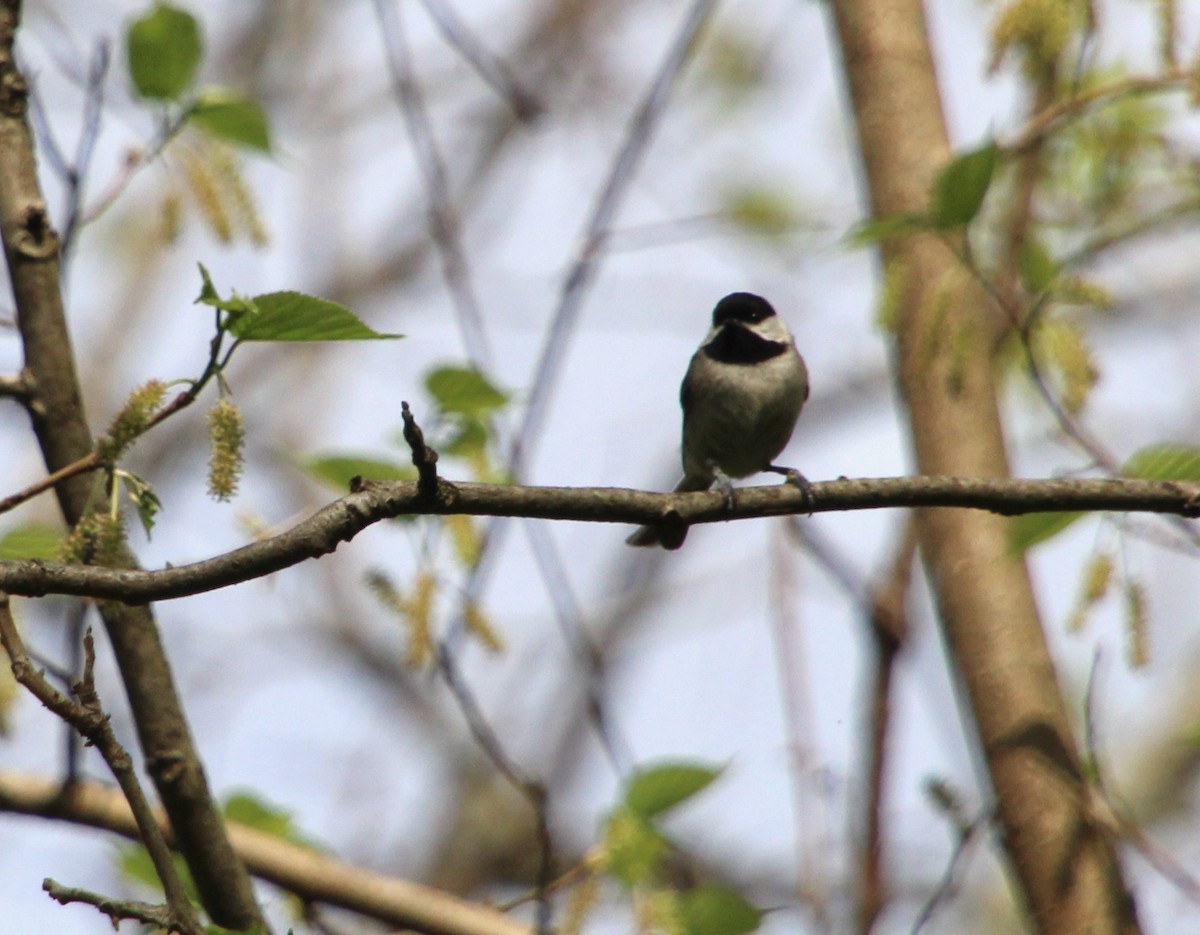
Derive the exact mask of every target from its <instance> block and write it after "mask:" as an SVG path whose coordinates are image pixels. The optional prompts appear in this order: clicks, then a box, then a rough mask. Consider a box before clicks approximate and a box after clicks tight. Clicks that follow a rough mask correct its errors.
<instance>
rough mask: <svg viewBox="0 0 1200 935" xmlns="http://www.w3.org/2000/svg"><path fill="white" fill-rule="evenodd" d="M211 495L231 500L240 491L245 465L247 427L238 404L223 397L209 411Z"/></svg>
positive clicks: (219, 498) (209, 484)
mask: <svg viewBox="0 0 1200 935" xmlns="http://www.w3.org/2000/svg"><path fill="white" fill-rule="evenodd" d="M207 421H208V441H209V447H210V454H209V459H208V494H209V496H210V497H212V498H213V499H214V500H230V499H232V497H233V495H234V494H236V493H237V488H238V481H240V480H241V477H242V468H243V466H244V465H245V456H244V453H243V449H244V447H245V443H246V429H245V426H244V425H243V423H242V411H241V410H240V409H239V408H238V407H237V404H236V403H234V402H232V401H231V400H228V399H222V400H220V401H218V402H217V404H216V405H215V406H213V407H212V409H210V410H209V411H208V420H207Z"/></svg>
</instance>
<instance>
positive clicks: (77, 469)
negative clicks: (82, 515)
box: [0, 451, 104, 513]
mask: <svg viewBox="0 0 1200 935" xmlns="http://www.w3.org/2000/svg"><path fill="white" fill-rule="evenodd" d="M103 466H104V462H103V461H102V460H101V458H100V456H99V455H98V454H96V452H94V451H93V452H92V453H91V454H89V455H86V456H85V457H82V458H79V459H77V460H75V461H72V462H71V463H70V464H68V465H67V466H66V467H63V468H60V469H59V470H57V471H55V472H54V473H53V474H48V475H46V476H45V477H43V478H42V479H41V480H39V481H35V482H34V483H32V484H30V485H29V486H28V487H24V488H22V489H21V490H18V491H16V492H15V493H11V494H9V495H8V496H7V497H5V498H3V499H2V500H0V513H7V512H8V511H9V510H13V509H16V508H17V507H19V506H20V505H21V504H22V503H25V502H27V501H29V500H32V499H33V498H34V497H37V496H41V495H42V494H44V493H46V491H48V490H53V489H54V488H55V487H57V486H58V485H59V484H60V483H61V482H62V481H65V480H69V479H70V478H72V477H79V476H80V475H81V474H89V473H91V472H92V471H95V470H98V469H99V468H101V467H103Z"/></svg>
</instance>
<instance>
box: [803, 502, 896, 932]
mask: <svg viewBox="0 0 1200 935" xmlns="http://www.w3.org/2000/svg"><path fill="white" fill-rule="evenodd" d="M787 529H788V532H789V533H790V534H791V535H793V536H794V537H795V538H796V539H797V540H798V541H799V542H800V543H801V544H802V545H803V547H804V548H805V549H806V550H807V551H808V553H809V554H810V555H811V556H812V557H813V559H814V560H815V561H816V562H817V564H818V565H820V566H821V567H822V568H824V569H825V571H826V572H827V573H828V574H829V575H830V577H832V578H833V579H834V581H836V582H837V584H838V585H839V586H840V587H841V588H842V590H843V591H844V592H845V594H846V596H847V597H848V598H849V599H850V600H851V601H853V602H854V603H855V604H856V605H857V606H858V609H859V612H860V613H861V614H862V616H863V618H864V620H865V621H866V623H867V626H868V629H869V630H870V633H871V637H872V639H873V642H874V644H875V670H874V673H873V678H872V680H871V696H870V704H869V706H868V709H869V712H870V726H869V728H868V731H867V736H868V742H867V749H866V763H865V766H864V772H865V773H866V776H867V782H866V787H865V788H866V791H865V797H864V803H863V811H864V813H865V815H866V821H865V834H864V840H863V846H862V851H861V860H862V867H861V870H860V872H859V874H858V875H857V876H858V879H859V880H860V888H859V892H858V894H857V895H858V899H859V912H858V920H857V925H858V929H857V930H858V931H859V932H862V933H867V932H870V931H871V930H872V929H873V928H874V926H875V922H876V920H877V919H878V916H879V914H880V912H882V910H883V906H884V903H885V900H886V895H887V891H886V885H885V881H884V864H885V861H884V853H883V843H884V841H883V836H884V828H885V817H884V806H883V800H884V785H885V779H886V753H887V740H888V737H889V735H890V732H891V731H890V728H891V720H892V718H891V715H892V707H891V689H892V677H893V675H894V672H895V661H896V657H897V656H898V655H899V653H900V651H901V650H902V649H903V647H904V642H905V640H906V638H907V635H908V619H907V614H906V611H905V604H906V602H907V599H908V591H909V587H910V585H911V582H912V566H913V558H914V556H915V554H916V549H917V537H916V527H915V524H914V523H913V519H912V517H911V516H910V517H909V518H908V519H907V521H906V522H905V526H904V532H903V534H902V535H901V537H900V540H899V542H898V543H897V545H896V546H895V548H894V555H893V558H892V561H891V564H890V567H889V569H888V573H887V575H886V577H885V578H884V580H883V583H882V584H881V585H878V586H875V587H871V586H869V585H868V584H867V582H865V581H863V580H862V578H861V576H860V575H859V574H858V573H857V572H856V571H855V570H854V568H853V566H852V564H851V563H850V562H849V561H848V560H847V559H846V557H845V556H843V555H841V554H840V553H838V552H837V551H836V550H835V548H834V547H833V545H832V544H831V543H829V542H826V541H825V540H824V538H823V537H821V536H819V535H817V532H816V530H815V529H814V528H813V527H812V526H811V525H809V524H806V523H802V522H800V521H799V520H798V518H797V517H790V518H789V522H788V524H787Z"/></svg>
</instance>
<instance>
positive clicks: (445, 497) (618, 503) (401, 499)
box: [0, 477, 1200, 603]
mask: <svg viewBox="0 0 1200 935" xmlns="http://www.w3.org/2000/svg"><path fill="white" fill-rule="evenodd" d="M812 492H813V495H814V497H815V498H816V502H815V504H814V503H812V502H810V501H809V500H807V499H806V497H805V495H804V493H803V492H801V491H800V490H798V489H797V488H795V487H793V486H791V485H790V484H776V485H772V486H767V487H745V488H742V489H740V490H739V491H738V497H737V503H736V505H735V506H734V508H733V509H730V507H729V504H728V503H727V501H726V498H725V496H724V494H723V493H722V492H721V491H703V492H699V493H682V494H680V493H648V492H645V491H640V490H626V489H622V488H619V487H521V486H515V485H500V484H478V483H456V484H451V483H448V482H446V481H440V482H439V487H438V494H437V497H436V498H430V497H428V496H426V495H425V494H423V493H421V492H420V490H419V489H418V487H417V484H416V483H415V482H411V481H409V482H389V483H378V484H364V485H362V486H361V488H360V489H358V490H357V491H356V492H354V493H351V494H349V495H348V496H345V497H342V498H341V499H339V500H335V501H333V502H332V503H330V504H328V505H327V506H325V507H323V508H321V509H320V510H318V511H317V512H316V513H315V514H314V515H313V516H311V517H310V518H309V519H307V520H304V521H302V522H300V523H298V524H297V525H296V526H294V527H292V529H290V530H288V531H287V532H284V533H280V534H279V535H277V536H273V537H271V538H270V539H264V540H261V541H258V542H254V543H251V544H250V545H246V546H243V547H242V548H240V549H236V550H234V551H232V552H228V553H225V554H224V555H220V556H217V557H216V558H211V559H207V560H204V561H200V562H194V563H192V564H188V565H181V566H178V567H172V568H163V569H160V570H157V571H146V570H143V569H121V568H102V567H98V566H93V565H67V564H63V563H61V562H44V561H39V560H34V559H24V560H16V561H0V590H6V591H8V592H9V593H11V594H21V595H26V596H32V597H40V596H42V595H44V594H74V595H77V596H81V597H93V598H98V599H111V600H118V601H124V602H126V603H143V602H146V601H160V600H170V599H172V598H177V597H185V596H187V595H191V594H199V593H201V592H203V591H212V590H215V589H217V588H223V587H229V586H230V585H234V584H240V583H242V582H244V581H249V580H251V579H254V578H261V577H263V576H264V575H269V574H271V573H272V572H276V571H281V570H282V569H284V568H289V567H291V566H292V565H298V564H300V563H301V562H303V561H305V560H306V559H311V558H320V557H321V556H323V555H328V554H329V553H330V552H332V551H334V550H335V549H336V548H337V547H338V546H339V545H340V544H341V543H343V542H349V541H350V540H351V539H353V538H354V536H356V535H357V534H358V533H360V532H361V531H362V530H364V529H366V528H367V527H368V526H371V525H373V524H374V523H378V522H380V521H382V520H385V519H393V518H395V517H397V516H401V515H405V514H425V515H443V516H445V515H460V514H461V515H471V516H523V517H528V518H530V519H552V520H575V521H579V522H589V523H624V524H629V525H641V524H645V523H654V522H658V521H661V519H662V518H663V516H665V515H671V516H676V517H678V520H679V521H682V522H684V523H687V524H688V525H695V524H703V523H718V522H727V521H729V520H735V519H750V518H755V517H763V516H786V515H798V514H808V513H810V512H812V513H821V512H833V511H840V510H872V509H883V508H899V507H966V508H971V509H978V510H987V511H990V512H993V513H1000V514H1004V515H1017V514H1022V513H1042V512H1062V511H1101V510H1111V511H1116V512H1128V511H1137V512H1153V513H1174V514H1178V515H1182V516H1197V515H1200V484H1195V483H1181V482H1177V481H1148V480H1109V479H1102V480H1080V479H1071V480H1009V479H1002V478H968V477H892V478H866V479H858V480H849V479H845V480H835V481H824V482H820V483H816V484H813V488H812Z"/></svg>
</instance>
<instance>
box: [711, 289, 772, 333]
mask: <svg viewBox="0 0 1200 935" xmlns="http://www.w3.org/2000/svg"><path fill="white" fill-rule="evenodd" d="M774 314H775V309H773V308H772V307H771V303H770V302H768V301H767V300H766V299H764V298H763V297H762V296H761V295H755V294H754V293H753V292H731V293H730V294H729V295H727V296H725V298H723V299H722V300H721V301H720V302H718V303H717V307H716V308H714V309H713V327H714V328H715V327H717V326H718V325H723V324H724V323H725V322H727V321H731V320H732V321H744V322H746V323H747V324H750V325H753V324H757V323H758V322H760V321H763V320H765V319H767V318H770V317H771V316H772V315H774Z"/></svg>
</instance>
